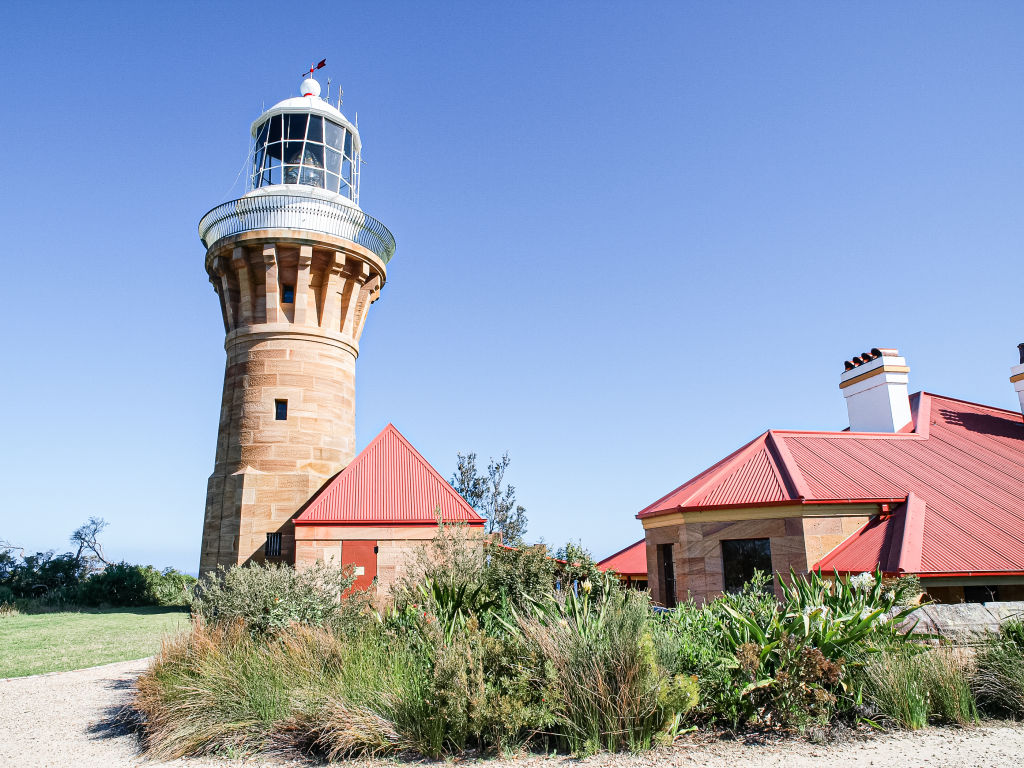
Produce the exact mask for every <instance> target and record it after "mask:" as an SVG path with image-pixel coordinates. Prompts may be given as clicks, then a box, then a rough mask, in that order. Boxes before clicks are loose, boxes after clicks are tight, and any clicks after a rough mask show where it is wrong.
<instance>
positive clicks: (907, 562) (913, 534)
mask: <svg viewBox="0 0 1024 768" xmlns="http://www.w3.org/2000/svg"><path fill="white" fill-rule="evenodd" d="M903 507H904V509H903V530H902V534H903V536H902V540H901V541H900V548H899V553H898V556H897V558H896V572H901V571H902V572H903V573H919V572H920V570H921V555H922V550H923V546H924V516H925V512H926V507H925V502H924V499H922V498H921V497H919V496H916V495H915V494H913V493H909V494H907V500H906V501H905V502H904V504H903ZM890 557H891V554H890Z"/></svg>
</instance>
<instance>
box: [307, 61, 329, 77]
mask: <svg viewBox="0 0 1024 768" xmlns="http://www.w3.org/2000/svg"><path fill="white" fill-rule="evenodd" d="M326 66H327V59H320V63H319V64H310V65H309V76H310V77H312V76H313V73H314V72H316V71H317V70H318V69H323V68H324V67H326ZM302 74H306V73H305V72H303V73H302Z"/></svg>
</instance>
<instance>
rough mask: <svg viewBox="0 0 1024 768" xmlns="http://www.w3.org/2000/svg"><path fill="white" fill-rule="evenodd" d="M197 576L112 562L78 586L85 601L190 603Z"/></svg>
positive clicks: (79, 593)
mask: <svg viewBox="0 0 1024 768" xmlns="http://www.w3.org/2000/svg"><path fill="white" fill-rule="evenodd" d="M195 584H196V579H195V577H193V576H189V575H188V574H185V573H181V572H180V571H176V570H174V569H173V568H167V569H165V570H163V571H158V570H157V569H156V568H154V567H153V566H151V565H131V564H129V563H125V562H121V563H113V564H111V565H108V566H107V567H106V568H104V569H103V570H102V571H100V572H98V573H94V574H92V575H91V576H88V577H87V578H86V579H84V580H83V581H82V583H81V584H80V585H79V587H78V592H77V596H76V597H77V600H78V601H79V602H81V603H82V604H83V605H110V606H138V605H168V606H169V605H187V604H188V601H189V599H190V597H191V591H192V588H193V587H194V586H195Z"/></svg>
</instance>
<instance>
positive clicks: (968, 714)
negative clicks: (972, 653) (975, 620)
mask: <svg viewBox="0 0 1024 768" xmlns="http://www.w3.org/2000/svg"><path fill="white" fill-rule="evenodd" d="M859 677H860V679H861V684H862V694H863V698H864V701H865V703H867V704H868V705H870V706H872V707H873V708H874V709H875V710H876V711H877V712H878V714H879V715H880V716H881V717H882V718H883V719H884V720H885V721H887V722H890V723H894V724H895V725H898V726H900V727H903V728H911V729H918V728H924V727H925V726H926V725H928V724H929V723H930V722H936V723H952V724H956V725H969V724H972V723H975V722H977V720H978V712H977V707H976V706H975V703H974V698H973V696H972V693H971V686H970V678H969V674H968V667H967V663H966V660H965V656H964V652H963V651H962V650H959V649H955V648H948V647H940V648H926V647H923V646H919V645H916V644H911V643H906V644H902V645H893V646H889V647H887V648H885V649H884V650H882V651H881V652H876V653H871V654H869V655H867V657H866V658H865V659H864V660H863V666H862V667H861V669H860V672H859Z"/></svg>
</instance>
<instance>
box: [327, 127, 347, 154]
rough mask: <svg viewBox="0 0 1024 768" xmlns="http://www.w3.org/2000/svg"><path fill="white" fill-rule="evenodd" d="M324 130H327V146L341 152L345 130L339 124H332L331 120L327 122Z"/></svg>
mask: <svg viewBox="0 0 1024 768" xmlns="http://www.w3.org/2000/svg"><path fill="white" fill-rule="evenodd" d="M324 128H325V129H326V139H325V141H326V144H327V146H329V147H334V148H335V149H338V150H340V149H341V144H342V142H343V141H344V138H345V129H344V128H342V127H341V126H340V125H338V124H337V123H332V122H331V121H330V120H328V121H327V124H326V125H325V126H324Z"/></svg>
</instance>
